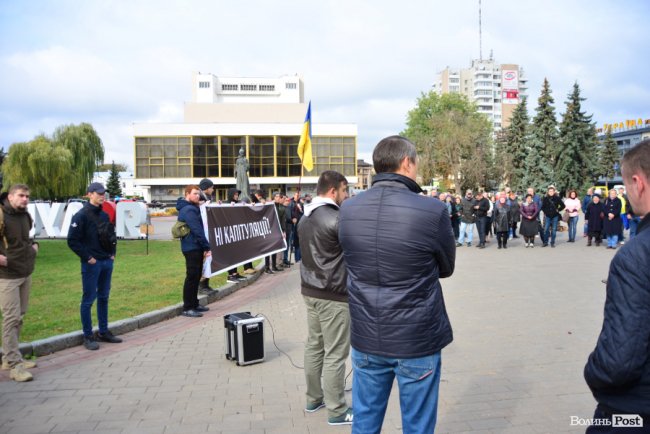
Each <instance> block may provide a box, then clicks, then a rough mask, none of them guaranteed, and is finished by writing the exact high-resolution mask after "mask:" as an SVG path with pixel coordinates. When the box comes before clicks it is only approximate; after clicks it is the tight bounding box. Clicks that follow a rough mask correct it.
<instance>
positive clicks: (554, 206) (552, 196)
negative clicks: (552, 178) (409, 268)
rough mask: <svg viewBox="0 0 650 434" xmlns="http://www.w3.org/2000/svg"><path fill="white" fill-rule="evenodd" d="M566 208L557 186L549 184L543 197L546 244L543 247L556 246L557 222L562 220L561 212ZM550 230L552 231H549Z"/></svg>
mask: <svg viewBox="0 0 650 434" xmlns="http://www.w3.org/2000/svg"><path fill="white" fill-rule="evenodd" d="M563 209H564V202H562V199H560V196H558V194H557V193H556V190H555V186H553V185H549V186H548V190H547V191H546V196H544V199H542V212H543V213H544V239H543V240H542V241H543V242H544V244H542V247H546V246H548V242H549V241H550V242H551V247H555V234H556V233H557V224H558V222H559V221H560V212H562V210H563ZM549 231H550V233H549Z"/></svg>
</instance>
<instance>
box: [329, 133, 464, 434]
mask: <svg viewBox="0 0 650 434" xmlns="http://www.w3.org/2000/svg"><path fill="white" fill-rule="evenodd" d="M372 159H373V164H374V168H375V171H376V173H377V175H376V176H375V178H374V180H373V184H372V188H370V189H369V190H368V191H366V192H363V193H361V194H359V195H357V196H355V197H353V198H351V199H348V200H346V201H345V202H343V204H342V205H341V212H340V215H339V216H340V217H339V242H340V243H341V247H342V248H343V257H344V259H345V263H346V266H347V271H348V285H347V287H348V294H349V299H348V302H349V306H350V332H351V334H350V343H351V345H352V364H353V368H354V379H353V384H352V401H353V403H354V423H353V424H352V432H353V433H364V434H367V433H379V432H380V431H381V426H382V424H383V421H384V415H385V413H386V406H387V404H388V399H389V396H390V391H391V387H392V385H393V381H394V380H395V378H397V384H398V385H399V389H400V391H399V395H400V408H401V409H402V431H403V432H405V433H432V432H433V431H434V428H435V425H436V418H437V413H438V386H439V384H440V372H441V371H440V370H441V362H440V354H441V350H442V349H443V348H444V347H445V346H447V345H448V344H449V343H450V342H451V341H452V340H453V336H452V331H451V324H450V323H449V318H448V316H447V311H446V309H445V302H444V299H443V294H442V287H441V286H440V280H439V279H440V278H444V277H449V276H451V275H452V273H453V272H454V263H455V258H456V245H455V240H454V234H453V231H452V228H451V221H450V219H449V214H448V213H447V208H446V206H445V204H444V203H442V202H441V201H438V200H431V198H429V197H425V196H421V195H420V193H421V192H422V189H421V188H420V186H419V185H418V184H417V183H416V182H415V179H416V176H417V171H418V160H417V153H416V149H415V145H413V143H411V142H410V141H409V140H407V139H406V138H404V137H400V136H392V137H387V138H385V139H383V140H382V141H380V142H379V144H377V146H376V147H375V150H374V152H373V156H372ZM422 228H426V230H422Z"/></svg>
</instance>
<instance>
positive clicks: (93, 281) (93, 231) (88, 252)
mask: <svg viewBox="0 0 650 434" xmlns="http://www.w3.org/2000/svg"><path fill="white" fill-rule="evenodd" d="M87 191H88V202H86V203H85V204H84V207H83V208H82V209H81V210H80V211H79V212H77V213H76V214H75V215H74V216H72V222H71V224H70V230H69V232H68V246H69V247H70V249H72V251H74V252H75V253H76V254H77V256H79V259H80V260H81V284H82V287H83V295H82V297H81V308H80V313H81V325H82V328H83V332H84V346H85V347H86V349H88V350H98V349H99V344H98V343H97V341H98V340H99V341H102V342H109V343H112V344H117V343H120V342H122V339H120V338H118V337H115V336H113V334H112V333H111V331H110V330H109V329H108V298H109V294H110V291H111V275H112V274H113V261H114V260H115V248H116V245H117V239H116V236H115V227H114V226H113V225H112V224H111V223H110V221H109V218H108V214H106V213H105V212H104V211H102V204H103V203H104V193H105V192H106V190H105V189H104V186H103V185H102V184H100V183H99V182H93V183H92V184H90V185H89V186H88V190H87ZM95 299H96V300H97V322H98V325H99V332H98V333H97V335H96V336H95V335H93V323H92V318H91V315H90V310H91V308H92V306H93V303H94V302H95Z"/></svg>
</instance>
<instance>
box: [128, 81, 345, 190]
mask: <svg viewBox="0 0 650 434" xmlns="http://www.w3.org/2000/svg"><path fill="white" fill-rule="evenodd" d="M303 88H304V86H303V82H302V79H301V78H300V77H298V76H283V77H279V78H240V77H234V78H228V77H226V78H222V77H217V76H214V75H213V74H204V73H195V74H194V76H193V80H192V101H191V102H189V103H186V104H185V107H184V122H182V123H166V124H152V123H146V124H145V123H136V124H134V125H133V135H134V147H135V174H136V180H137V184H138V185H140V186H146V187H147V188H148V190H149V194H148V195H145V199H146V200H152V199H157V200H160V201H170V200H175V199H176V198H177V197H179V196H182V190H183V188H184V187H185V186H186V185H188V184H192V183H194V184H198V182H199V181H200V180H201V179H202V178H209V179H211V180H212V182H214V184H215V194H216V198H217V199H225V198H226V192H227V190H228V188H231V187H234V186H235V174H234V171H235V161H236V159H237V157H238V154H239V150H240V149H241V148H243V149H244V151H245V155H246V158H247V159H248V161H249V164H250V170H249V173H248V175H249V180H250V185H251V189H252V190H255V189H262V190H264V191H265V192H267V194H271V193H272V192H274V191H284V192H287V193H289V194H290V193H292V192H294V191H296V190H298V189H299V188H300V189H301V190H302V191H303V192H304V193H313V192H314V191H315V188H316V182H317V180H318V176H319V174H320V173H321V172H323V171H324V170H336V171H339V172H341V173H342V174H344V175H345V176H346V177H347V178H348V180H349V182H350V183H351V184H355V183H356V182H357V167H356V161H357V160H356V157H357V126H356V125H355V124H319V123H313V124H312V152H313V156H314V168H313V170H312V171H306V169H304V168H303V167H302V164H301V162H300V159H299V157H298V142H299V141H300V134H301V132H302V127H303V122H304V118H305V113H306V112H307V104H305V102H304V96H303V93H304V90H303ZM312 118H313V116H312Z"/></svg>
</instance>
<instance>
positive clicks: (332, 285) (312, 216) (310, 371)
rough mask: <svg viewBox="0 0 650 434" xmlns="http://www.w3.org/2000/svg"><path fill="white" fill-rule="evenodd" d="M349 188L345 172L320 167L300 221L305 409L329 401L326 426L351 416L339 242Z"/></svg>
mask: <svg viewBox="0 0 650 434" xmlns="http://www.w3.org/2000/svg"><path fill="white" fill-rule="evenodd" d="M347 189H348V181H347V180H346V179H345V177H344V176H343V175H341V174H340V173H338V172H335V171H333V170H327V171H325V172H323V173H322V174H321V175H320V177H319V178H318V184H317V185H316V194H317V196H316V198H314V200H313V201H312V203H310V204H306V205H305V213H304V216H303V217H302V218H301V219H300V222H299V223H298V237H299V240H300V247H301V251H302V252H303V257H302V265H301V266H300V282H301V285H300V286H301V293H302V295H303V299H304V301H305V306H306V307H307V327H308V335H307V342H305V379H306V381H307V405H306V406H305V411H307V412H309V413H311V412H314V411H316V410H318V409H320V408H322V407H323V406H327V412H328V419H327V422H328V423H329V424H330V425H346V424H351V423H352V417H353V416H352V409H351V408H349V407H348V404H347V403H346V401H345V361H346V359H347V358H348V354H350V312H349V309H348V290H347V287H346V281H347V272H346V271H345V263H344V262H343V252H342V250H341V246H340V244H339V206H340V205H341V203H342V202H343V201H344V200H345V199H346V198H347ZM321 378H322V383H321ZM321 384H322V385H321Z"/></svg>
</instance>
